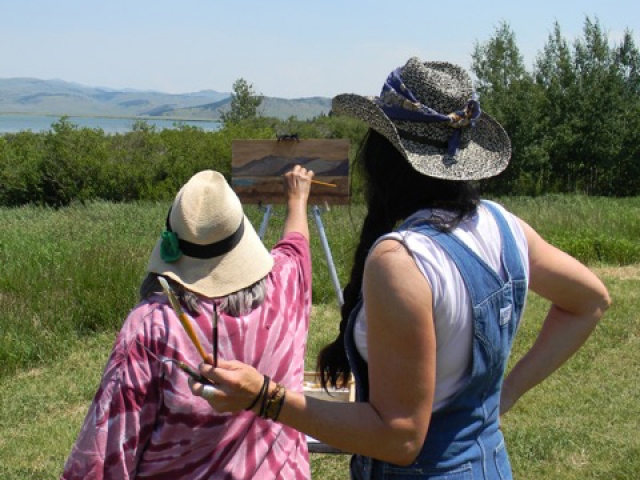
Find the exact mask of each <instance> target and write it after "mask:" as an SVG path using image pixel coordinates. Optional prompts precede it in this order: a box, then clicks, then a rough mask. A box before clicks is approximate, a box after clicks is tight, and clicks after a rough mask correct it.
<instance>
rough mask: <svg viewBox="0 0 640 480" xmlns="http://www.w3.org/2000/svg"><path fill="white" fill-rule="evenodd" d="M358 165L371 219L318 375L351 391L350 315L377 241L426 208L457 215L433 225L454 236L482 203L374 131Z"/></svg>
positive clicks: (474, 192) (463, 185)
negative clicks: (425, 170)
mask: <svg viewBox="0 0 640 480" xmlns="http://www.w3.org/2000/svg"><path fill="white" fill-rule="evenodd" d="M355 166H356V168H358V169H359V170H360V173H361V174H362V176H363V179H364V183H365V198H366V205H367V214H366V217H365V219H364V223H363V225H362V231H361V233H360V241H359V243H358V246H357V248H356V251H355V255H354V260H353V267H352V269H351V274H350V278H349V282H348V283H347V285H346V286H345V288H344V292H343V298H344V304H343V305H342V308H341V312H340V313H341V321H340V331H339V334H338V337H337V338H336V339H335V340H334V341H333V342H332V343H330V344H328V345H327V346H325V347H324V348H323V349H322V350H321V351H320V353H319V354H318V359H317V366H318V372H320V381H321V384H322V386H323V387H324V388H327V386H328V385H331V386H333V387H340V386H345V385H346V384H347V382H348V381H349V377H350V374H351V368H350V366H349V362H348V361H347V355H346V352H345V344H344V334H345V329H346V326H347V320H348V318H349V314H350V313H351V311H352V310H353V308H354V307H355V306H356V304H357V303H358V299H359V297H360V291H361V288H362V276H363V272H364V264H365V260H366V259H367V255H368V254H369V250H370V249H371V247H372V246H373V244H374V243H375V241H376V240H377V239H378V238H379V237H380V236H382V235H384V234H385V233H389V232H391V231H392V230H393V229H394V228H395V227H396V226H397V224H398V222H400V221H402V220H404V219H405V218H406V217H408V216H409V215H411V214H412V213H414V212H416V211H418V210H421V209H424V208H441V209H445V210H447V211H449V212H451V213H452V216H451V217H449V216H447V218H446V219H442V218H437V219H436V218H434V219H433V220H432V222H433V223H435V224H437V226H438V228H440V229H441V230H443V231H449V230H451V229H453V228H455V227H456V226H457V225H458V224H459V223H460V222H461V221H462V220H463V219H464V218H465V217H467V216H469V215H472V214H473V213H475V211H476V207H477V205H478V203H479V201H480V198H479V194H478V189H477V185H476V183H475V182H470V181H451V180H442V179H438V178H432V177H428V176H426V175H422V174H420V173H418V172H417V171H416V170H415V169H414V168H413V167H412V166H411V165H410V164H409V162H408V161H407V160H406V159H405V158H404V156H403V155H402V154H401V153H400V152H399V151H398V150H397V149H396V148H395V147H394V146H393V145H392V144H391V143H390V142H389V141H388V140H387V139H386V138H385V137H383V136H382V135H380V134H379V133H377V132H376V131H375V130H372V129H369V131H368V132H367V134H366V136H365V138H364V140H363V143H362V144H361V146H360V150H359V152H358V155H357V158H356V165H355Z"/></svg>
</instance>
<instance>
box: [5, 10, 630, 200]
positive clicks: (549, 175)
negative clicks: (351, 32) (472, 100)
mask: <svg viewBox="0 0 640 480" xmlns="http://www.w3.org/2000/svg"><path fill="white" fill-rule="evenodd" d="M471 70H472V73H473V74H474V76H475V77H476V79H475V80H476V88H477V91H478V93H479V94H480V100H481V104H482V107H483V109H484V110H486V111H487V112H490V113H491V115H493V116H494V117H495V118H496V119H497V120H498V121H500V123H502V125H503V126H504V127H505V129H506V130H507V132H508V133H509V135H510V137H511V139H512V149H513V155H512V159H511V164H510V166H509V168H507V170H506V171H505V172H503V173H502V174H501V175H499V176H497V177H495V178H493V179H491V180H489V181H488V182H487V183H485V184H484V185H483V190H484V192H483V193H485V194H493V195H531V196H535V195H542V194H553V193H581V194H586V195H600V196H612V197H623V196H636V195H638V194H639V193H640V182H638V181H637V179H638V178H639V177H640V148H639V146H640V141H639V140H638V133H639V132H640V53H639V51H638V48H637V47H636V45H635V43H634V41H633V36H632V33H631V32H630V31H627V32H625V34H624V37H623V39H622V40H621V41H620V43H618V44H612V43H611V42H610V41H609V39H608V37H607V34H606V33H605V31H604V30H603V28H602V26H601V25H600V23H599V22H598V21H597V20H596V21H592V20H591V19H589V18H588V17H587V18H586V20H585V24H584V31H583V37H582V38H578V39H576V40H574V41H573V42H572V43H570V42H569V41H567V40H566V39H565V38H564V37H563V35H562V32H561V28H560V25H559V24H557V23H556V24H555V25H554V27H553V30H552V32H551V33H550V35H549V37H548V40H547V43H546V44H545V46H544V48H543V50H542V51H541V52H540V53H539V54H538V56H537V58H536V60H535V63H534V65H533V68H532V69H531V70H527V68H526V67H525V65H524V62H523V57H522V55H521V54H520V51H519V49H518V46H517V42H516V38H515V34H514V32H513V31H512V30H511V28H510V26H509V24H508V23H506V22H503V23H502V24H501V25H500V26H499V27H498V28H496V30H495V32H494V34H493V36H491V37H490V38H489V40H488V41H486V42H483V43H479V42H478V43H476V45H475V46H474V50H473V53H472V67H471ZM262 98H263V97H262V95H259V94H256V93H255V91H254V89H253V85H252V84H250V83H249V82H247V81H246V80H244V79H242V78H241V79H238V80H237V81H236V82H235V83H234V85H233V94H232V101H231V104H230V110H229V111H228V112H226V113H225V114H224V116H223V122H224V124H223V127H222V128H221V129H220V130H219V131H216V132H204V131H203V130H201V129H199V128H197V127H190V126H184V125H177V128H175V129H173V130H169V129H167V130H160V131H158V130H156V129H155V127H153V126H150V125H149V124H147V123H146V122H144V121H138V122H136V124H135V125H134V127H133V129H132V131H131V132H127V133H124V134H116V135H108V134H105V133H104V131H102V130H101V129H89V128H78V127H77V126H76V125H74V124H72V123H71V122H70V121H69V119H68V118H67V117H62V118H60V120H59V121H57V122H55V123H54V124H53V125H52V127H51V130H50V131H48V132H42V133H33V132H31V131H24V132H19V133H17V134H5V135H2V136H0V206H20V205H25V204H38V205H49V206H54V207H61V206H65V205H69V204H70V203H72V202H85V201H90V200H93V199H101V200H108V201H114V202H126V201H137V200H170V199H171V198H173V196H174V194H175V192H176V191H177V190H178V189H179V188H180V186H181V185H182V184H184V182H186V181H187V180H188V178H189V177H190V176H191V175H193V174H194V173H195V172H197V171H199V170H202V169H207V168H212V169H215V170H219V171H220V172H222V173H223V174H225V175H226V176H227V178H228V179H229V180H230V179H231V178H230V176H231V144H232V141H233V140H235V139H251V138H253V139H269V138H272V139H275V138H277V137H278V136H281V135H291V134H295V135H297V136H298V138H300V139H305V138H346V139H349V140H350V142H351V144H352V154H353V153H355V151H356V150H357V147H358V145H359V143H360V141H361V139H362V138H363V136H364V134H365V132H366V126H365V125H364V124H362V123H361V122H359V121H357V120H353V119H349V118H344V117H342V118H340V117H334V116H331V115H328V116H327V115H322V116H320V117H317V118H314V119H312V120H305V121H300V120H298V119H296V118H295V117H292V118H289V119H287V120H280V119H276V118H270V117H263V116H261V114H260V110H259V107H260V105H261V102H262ZM359 185H360V182H359V174H358V171H357V169H354V170H353V172H352V186H353V189H352V193H353V194H354V199H355V200H356V201H357V200H358V199H359V198H361V197H360V196H361V195H362V192H361V191H360V186H359Z"/></svg>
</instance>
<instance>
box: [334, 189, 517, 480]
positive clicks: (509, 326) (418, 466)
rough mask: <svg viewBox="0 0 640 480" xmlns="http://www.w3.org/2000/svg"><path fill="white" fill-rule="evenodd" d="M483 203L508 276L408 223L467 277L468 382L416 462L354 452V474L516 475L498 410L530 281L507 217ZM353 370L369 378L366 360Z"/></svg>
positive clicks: (350, 348) (443, 236)
mask: <svg viewBox="0 0 640 480" xmlns="http://www.w3.org/2000/svg"><path fill="white" fill-rule="evenodd" d="M483 204H484V205H485V206H486V207H487V208H488V210H489V211H490V212H491V214H492V215H493V217H494V218H495V220H496V223H497V225H498V227H499V229H500V232H501V236H502V252H501V258H502V264H503V268H504V272H505V276H506V278H505V280H504V281H503V280H502V278H501V277H500V275H499V274H498V273H497V272H495V271H494V270H493V269H491V268H490V267H489V266H488V265H487V264H486V262H484V261H483V260H482V259H481V258H480V257H478V256H477V255H476V254H475V253H474V252H473V251H472V250H471V249H470V248H469V247H467V246H466V244H464V242H462V241H461V240H459V239H458V238H457V237H456V236H454V235H452V234H448V233H443V232H440V231H438V230H437V229H436V228H434V227H433V226H432V225H430V224H428V223H421V224H419V225H416V224H412V225H405V226H404V228H405V229H409V230H411V231H414V232H419V233H421V234H424V235H427V236H429V237H431V238H432V239H433V241H435V242H437V243H438V244H439V245H440V246H441V247H442V248H443V249H444V250H445V251H446V252H447V253H448V255H449V256H450V258H451V259H452V261H453V262H454V263H455V264H456V266H457V268H458V270H459V272H460V275H461V276H462V279H463V280H464V282H465V285H466V287H467V291H468V293H469V296H470V300H471V304H472V312H473V355H472V365H471V369H470V375H469V379H468V383H467V384H466V385H465V387H464V388H463V389H462V390H461V391H459V392H458V393H457V394H456V395H455V396H454V398H453V399H451V400H450V402H449V403H448V404H447V405H446V406H445V407H444V408H443V409H441V410H439V411H438V412H435V413H434V414H433V415H432V418H431V422H430V425H429V431H428V433H427V437H426V439H425V443H424V445H423V448H422V450H421V452H420V454H419V455H418V458H417V460H416V462H415V463H414V464H413V465H411V466H408V467H399V466H396V465H391V464H388V463H385V462H381V461H378V460H373V459H369V458H367V457H362V456H357V455H356V456H354V458H353V459H352V478H354V479H358V480H360V479H362V480H365V479H370V480H372V479H403V478H439V479H440V478H447V479H451V480H453V479H501V480H504V479H510V478H511V469H510V466H509V460H508V457H507V453H506V450H505V448H504V439H503V437H502V433H501V432H500V431H499V422H498V414H499V412H498V409H499V404H500V388H501V385H502V379H503V375H504V370H505V367H506V363H507V359H508V355H509V352H510V349H511V345H512V342H513V337H514V335H515V332H516V330H517V327H518V323H519V320H520V315H521V312H522V308H523V306H524V301H525V297H526V279H525V277H524V267H523V265H522V261H521V259H520V256H519V253H518V247H517V245H516V242H515V239H514V238H513V234H512V233H511V229H510V228H509V226H508V224H507V222H506V220H505V219H504V217H503V216H502V214H501V213H500V211H498V210H497V209H496V208H495V207H494V206H493V205H491V204H489V203H486V202H483ZM401 228H403V227H401ZM352 323H353V322H351V321H350V322H349V327H348V329H347V336H346V339H347V343H346V345H347V352H348V356H349V360H350V362H352V360H353V359H354V357H358V356H359V355H358V354H357V350H355V343H354V342H353V338H352V337H353V334H352V330H353V325H352ZM352 368H353V369H354V376H355V378H356V383H358V379H359V378H362V377H366V376H367V372H366V364H365V370H364V371H362V362H357V363H356V362H353V363H352ZM356 372H357V373H356ZM367 390H368V389H367ZM357 394H358V399H359V400H360V401H366V398H367V397H368V391H366V390H365V391H363V389H361V388H358V389H357Z"/></svg>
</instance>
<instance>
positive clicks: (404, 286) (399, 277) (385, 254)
mask: <svg viewBox="0 0 640 480" xmlns="http://www.w3.org/2000/svg"><path fill="white" fill-rule="evenodd" d="M364 284H365V288H366V290H367V291H368V292H370V293H374V292H375V293H374V294H373V295H371V296H370V297H369V299H371V297H374V296H378V295H381V298H384V299H385V302H387V303H391V302H394V301H395V300H397V301H398V302H405V303H406V302H407V297H412V296H414V295H415V298H424V295H425V294H426V293H427V291H428V292H430V287H429V285H428V282H427V281H426V279H425V277H424V275H423V274H422V273H421V272H420V270H419V269H418V266H417V265H416V263H415V260H414V259H413V256H412V255H411V253H410V252H409V251H408V250H407V248H406V247H405V245H404V244H403V243H401V242H399V241H397V240H392V239H389V240H383V241H381V242H380V243H378V244H377V245H376V246H375V247H374V248H373V250H372V251H371V253H370V254H369V258H368V259H367V263H366V264H365V271H364ZM374 301H375V300H374Z"/></svg>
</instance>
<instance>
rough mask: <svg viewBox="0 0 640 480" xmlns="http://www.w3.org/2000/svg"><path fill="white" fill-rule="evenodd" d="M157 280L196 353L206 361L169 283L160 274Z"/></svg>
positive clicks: (200, 345)
mask: <svg viewBox="0 0 640 480" xmlns="http://www.w3.org/2000/svg"><path fill="white" fill-rule="evenodd" d="M158 281H159V282H160V285H162V289H163V290H164V293H165V294H166V295H167V298H168V299H169V303H170V304H171V307H172V308H173V310H174V311H175V312H176V314H177V315H178V319H180V323H181V324H182V326H183V327H184V329H185V330H186V332H187V335H189V338H190V339H191V342H192V343H193V344H194V345H195V347H196V349H197V350H198V353H199V354H200V356H201V357H202V360H204V361H206V359H207V354H206V353H205V351H204V348H202V344H201V343H200V340H198V337H197V336H196V332H195V331H194V330H193V327H192V326H191V323H189V319H188V318H187V315H186V314H185V313H184V310H182V307H181V306H180V302H178V299H177V298H176V296H175V294H174V293H173V290H171V287H170V286H169V283H168V282H167V280H166V278H164V277H160V276H159V277H158Z"/></svg>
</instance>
